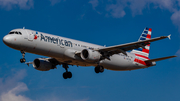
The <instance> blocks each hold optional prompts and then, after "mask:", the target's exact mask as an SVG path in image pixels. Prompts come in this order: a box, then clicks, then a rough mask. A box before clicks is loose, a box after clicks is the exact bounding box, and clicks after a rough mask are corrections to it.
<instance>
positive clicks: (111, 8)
mask: <svg viewBox="0 0 180 101" xmlns="http://www.w3.org/2000/svg"><path fill="white" fill-rule="evenodd" d="M106 10H107V11H108V12H109V13H110V15H111V16H112V17H114V18H121V17H124V16H125V15H126V13H125V11H124V6H123V5H122V4H120V3H118V4H111V5H108V6H107V8H106ZM108 15H109V14H108Z"/></svg>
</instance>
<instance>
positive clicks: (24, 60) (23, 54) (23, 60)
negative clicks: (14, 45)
mask: <svg viewBox="0 0 180 101" xmlns="http://www.w3.org/2000/svg"><path fill="white" fill-rule="evenodd" d="M21 54H22V57H23V58H21V59H20V62H21V63H25V62H26V59H25V58H24V57H25V52H24V51H21Z"/></svg>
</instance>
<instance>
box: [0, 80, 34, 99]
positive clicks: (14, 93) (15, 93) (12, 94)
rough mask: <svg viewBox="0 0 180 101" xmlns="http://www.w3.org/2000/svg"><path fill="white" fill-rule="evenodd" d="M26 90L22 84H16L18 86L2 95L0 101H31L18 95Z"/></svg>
mask: <svg viewBox="0 0 180 101" xmlns="http://www.w3.org/2000/svg"><path fill="white" fill-rule="evenodd" d="M27 90H28V88H27V86H26V84H24V83H18V85H17V86H16V87H15V88H13V89H11V90H9V91H8V92H6V93H2V94H1V96H0V100H1V101H32V100H31V99H29V98H27V97H25V96H23V95H21V94H19V93H21V92H24V91H27Z"/></svg>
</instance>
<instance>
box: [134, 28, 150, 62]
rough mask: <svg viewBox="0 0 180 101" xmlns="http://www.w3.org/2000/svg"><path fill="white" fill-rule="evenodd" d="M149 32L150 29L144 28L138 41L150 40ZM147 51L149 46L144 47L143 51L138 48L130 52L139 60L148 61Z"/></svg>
mask: <svg viewBox="0 0 180 101" xmlns="http://www.w3.org/2000/svg"><path fill="white" fill-rule="evenodd" d="M151 32H152V29H151V28H145V29H144V31H143V32H142V34H141V36H140V38H139V40H138V41H143V40H148V39H151ZM149 49H150V44H148V45H146V46H145V49H143V48H142V47H140V48H138V49H134V50H132V51H131V53H134V54H135V55H136V57H138V58H139V59H140V60H149Z"/></svg>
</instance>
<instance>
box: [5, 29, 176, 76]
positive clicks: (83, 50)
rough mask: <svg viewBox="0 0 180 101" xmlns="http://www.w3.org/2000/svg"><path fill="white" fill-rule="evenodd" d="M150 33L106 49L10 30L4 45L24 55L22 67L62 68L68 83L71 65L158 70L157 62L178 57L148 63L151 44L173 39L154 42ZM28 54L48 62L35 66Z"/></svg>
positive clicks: (96, 69)
mask: <svg viewBox="0 0 180 101" xmlns="http://www.w3.org/2000/svg"><path fill="white" fill-rule="evenodd" d="M151 33H152V29H151V28H145V29H144V30H143V32H142V34H141V36H140V38H139V40H138V41H136V42H131V43H126V44H120V45H115V46H110V47H105V46H100V45H96V44H91V43H87V42H82V41H78V40H74V39H70V38H65V37H61V36H56V35H51V34H47V33H43V32H39V31H34V30H30V29H25V28H20V29H14V30H11V31H10V32H9V34H8V35H6V36H4V38H3V42H4V44H6V45H7V46H9V47H11V48H13V49H16V50H19V51H20V52H21V54H22V58H21V59H20V62H21V63H25V64H27V65H28V66H29V65H30V64H32V66H33V67H34V68H35V69H36V70H39V71H49V70H50V69H55V68H57V67H56V66H57V65H62V67H63V68H64V69H65V70H66V72H64V73H63V78H64V79H67V78H71V77H72V73H71V72H69V71H68V68H69V65H72V66H73V65H76V66H94V67H95V69H94V70H95V72H96V73H102V72H104V69H107V70H114V71H127V70H136V69H144V68H148V67H151V66H155V65H156V61H160V60H165V59H169V58H174V57H176V56H168V57H162V58H156V59H149V49H150V43H151V42H154V41H157V40H161V39H165V38H169V39H170V36H171V35H169V36H161V37H156V38H151ZM25 52H28V53H33V54H38V55H43V56H47V57H49V58H37V59H35V60H34V61H33V62H26V59H25Z"/></svg>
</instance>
